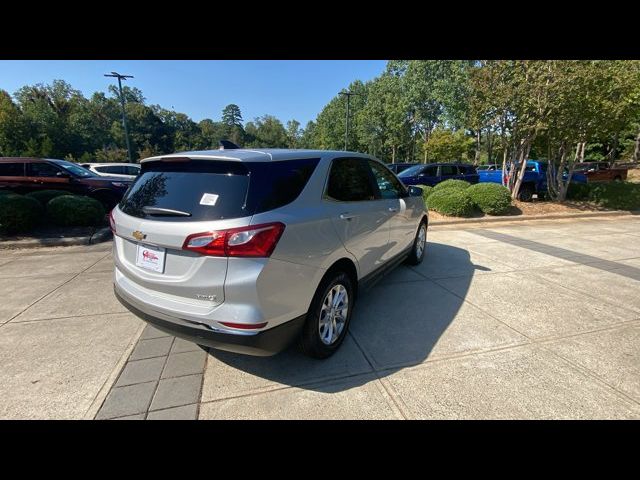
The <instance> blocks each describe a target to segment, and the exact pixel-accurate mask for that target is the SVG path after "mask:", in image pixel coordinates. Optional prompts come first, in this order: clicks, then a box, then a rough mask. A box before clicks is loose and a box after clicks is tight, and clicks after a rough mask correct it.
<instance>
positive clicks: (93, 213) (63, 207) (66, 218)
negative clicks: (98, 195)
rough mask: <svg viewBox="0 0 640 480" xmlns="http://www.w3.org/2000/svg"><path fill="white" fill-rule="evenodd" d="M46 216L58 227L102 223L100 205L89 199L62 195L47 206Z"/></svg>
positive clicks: (101, 207)
mask: <svg viewBox="0 0 640 480" xmlns="http://www.w3.org/2000/svg"><path fill="white" fill-rule="evenodd" d="M47 216H48V217H49V219H50V220H51V221H52V222H53V223H55V224H56V225H60V226H64V227H66V226H92V225H100V224H102V223H103V222H104V216H105V211H104V207H103V206H102V204H101V203H100V202H99V201H97V200H95V199H93V198H90V197H83V196H75V195H64V196H61V197H56V198H54V199H53V200H51V201H50V202H49V203H48V204H47Z"/></svg>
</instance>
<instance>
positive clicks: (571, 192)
mask: <svg viewBox="0 0 640 480" xmlns="http://www.w3.org/2000/svg"><path fill="white" fill-rule="evenodd" d="M592 185H593V184H590V183H574V182H571V183H570V184H569V188H568V189H567V200H589V193H590V192H591V186H592Z"/></svg>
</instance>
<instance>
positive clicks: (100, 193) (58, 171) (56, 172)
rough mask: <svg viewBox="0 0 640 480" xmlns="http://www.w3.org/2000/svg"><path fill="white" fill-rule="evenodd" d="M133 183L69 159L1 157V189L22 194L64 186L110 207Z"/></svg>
mask: <svg viewBox="0 0 640 480" xmlns="http://www.w3.org/2000/svg"><path fill="white" fill-rule="evenodd" d="M131 183H132V182H131V181H129V180H124V179H122V178H116V177H100V176H98V175H94V174H93V173H92V172H90V171H89V170H87V169H86V168H83V167H81V166H79V165H76V164H75V163H71V162H67V161H66V160H55V159H50V158H25V157H0V189H2V190H11V191H14V192H16V193H21V194H25V193H29V192H34V191H36V190H65V191H68V192H71V193H74V194H77V195H87V196H89V197H93V198H95V199H96V200H99V201H100V202H101V203H102V204H103V205H104V206H105V208H106V209H107V210H111V209H112V208H113V207H114V206H115V205H116V204H117V203H118V202H119V201H120V200H121V199H122V196H123V195H124V193H125V192H126V191H127V189H128V188H129V185H131Z"/></svg>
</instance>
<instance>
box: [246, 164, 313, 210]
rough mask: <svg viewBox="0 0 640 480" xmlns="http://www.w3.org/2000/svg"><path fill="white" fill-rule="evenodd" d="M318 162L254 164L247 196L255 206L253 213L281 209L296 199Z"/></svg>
mask: <svg viewBox="0 0 640 480" xmlns="http://www.w3.org/2000/svg"><path fill="white" fill-rule="evenodd" d="M319 161H320V159H319V158H304V159H300V160H284V161H279V162H263V163H255V164H253V166H252V169H251V178H250V180H251V186H250V190H251V192H250V196H251V198H252V200H253V201H254V202H255V205H256V210H255V213H261V212H266V211H268V210H274V209H276V208H280V207H283V206H284V205H287V204H289V203H291V202H293V201H294V200H295V199H296V198H298V196H299V195H300V193H302V190H303V189H304V187H305V186H306V185H307V182H308V181H309V178H311V175H312V174H313V172H314V170H315V168H316V166H317V165H318V162H319Z"/></svg>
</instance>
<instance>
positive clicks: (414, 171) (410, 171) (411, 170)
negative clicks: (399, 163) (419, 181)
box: [398, 165, 424, 178]
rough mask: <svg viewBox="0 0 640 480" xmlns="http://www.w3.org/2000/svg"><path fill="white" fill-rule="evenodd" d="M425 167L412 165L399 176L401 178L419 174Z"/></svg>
mask: <svg viewBox="0 0 640 480" xmlns="http://www.w3.org/2000/svg"><path fill="white" fill-rule="evenodd" d="M423 169H424V165H414V166H412V167H409V168H406V169H404V170H402V171H401V172H400V173H399V174H398V176H399V177H400V178H408V177H413V176H414V175H419V174H420V173H421V172H422V170H423Z"/></svg>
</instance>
